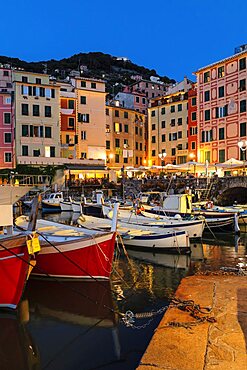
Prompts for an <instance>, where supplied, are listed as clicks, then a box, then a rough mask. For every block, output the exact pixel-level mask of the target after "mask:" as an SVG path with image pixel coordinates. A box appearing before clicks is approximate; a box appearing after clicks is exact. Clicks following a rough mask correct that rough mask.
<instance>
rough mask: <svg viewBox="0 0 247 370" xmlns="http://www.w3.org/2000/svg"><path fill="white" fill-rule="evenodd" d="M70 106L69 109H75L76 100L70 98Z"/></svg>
mask: <svg viewBox="0 0 247 370" xmlns="http://www.w3.org/2000/svg"><path fill="white" fill-rule="evenodd" d="M68 108H69V109H75V102H74V100H69V101H68Z"/></svg>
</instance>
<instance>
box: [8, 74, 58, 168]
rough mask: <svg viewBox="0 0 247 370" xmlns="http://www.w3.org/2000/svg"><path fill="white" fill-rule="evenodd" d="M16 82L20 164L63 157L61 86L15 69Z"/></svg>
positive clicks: (46, 78)
mask: <svg viewBox="0 0 247 370" xmlns="http://www.w3.org/2000/svg"><path fill="white" fill-rule="evenodd" d="M13 82H14V95H15V128H16V135H15V136H16V158H17V163H19V164H30V163H32V164H35V163H43V164H49V163H52V160H53V158H55V157H60V112H59V85H58V84H57V83H55V82H50V80H49V76H48V75H46V74H38V73H31V72H24V71H14V72H13ZM38 157H39V159H38ZM37 159H38V160H37ZM36 160H37V161H36Z"/></svg>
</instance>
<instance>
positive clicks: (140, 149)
mask: <svg viewBox="0 0 247 370" xmlns="http://www.w3.org/2000/svg"><path fill="white" fill-rule="evenodd" d="M140 151H141V152H142V143H140Z"/></svg>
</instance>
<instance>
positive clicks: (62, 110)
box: [61, 108, 75, 116]
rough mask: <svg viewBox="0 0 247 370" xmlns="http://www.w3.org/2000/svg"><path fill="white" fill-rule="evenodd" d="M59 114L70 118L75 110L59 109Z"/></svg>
mask: <svg viewBox="0 0 247 370" xmlns="http://www.w3.org/2000/svg"><path fill="white" fill-rule="evenodd" d="M61 114H64V115H66V116H71V115H73V114H75V110H74V109H65V108H61Z"/></svg>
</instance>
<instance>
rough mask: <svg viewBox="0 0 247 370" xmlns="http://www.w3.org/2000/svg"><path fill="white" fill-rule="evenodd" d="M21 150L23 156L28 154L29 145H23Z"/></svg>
mask: <svg viewBox="0 0 247 370" xmlns="http://www.w3.org/2000/svg"><path fill="white" fill-rule="evenodd" d="M21 151H22V155H23V156H28V145H22V148H21Z"/></svg>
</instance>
